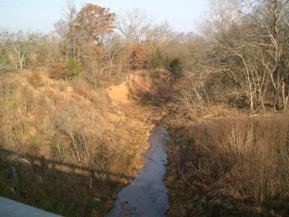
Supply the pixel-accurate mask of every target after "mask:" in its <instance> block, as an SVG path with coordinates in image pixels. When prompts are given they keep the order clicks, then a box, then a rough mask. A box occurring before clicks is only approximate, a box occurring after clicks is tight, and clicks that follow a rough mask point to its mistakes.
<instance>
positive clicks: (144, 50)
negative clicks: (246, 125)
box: [0, 0, 289, 113]
mask: <svg viewBox="0 0 289 217" xmlns="http://www.w3.org/2000/svg"><path fill="white" fill-rule="evenodd" d="M210 5H211V8H210V10H209V13H208V15H209V19H207V20H205V21H203V24H202V25H201V28H200V31H198V34H193V33H186V34H185V33H178V32H175V31H174V30H172V28H171V27H170V26H169V25H168V24H167V23H162V24H152V22H151V20H150V19H149V18H147V16H146V14H145V13H143V12H141V11H138V10H135V11H133V12H130V13H127V14H125V15H124V16H117V15H116V14H115V13H113V12H111V11H110V10H109V9H107V8H102V7H100V6H97V5H93V4H88V5H86V6H85V7H83V8H82V9H81V10H77V9H76V8H75V7H73V6H72V7H69V8H68V12H67V16H66V17H65V18H64V19H62V20H60V21H59V22H57V23H56V24H55V31H54V32H53V33H51V34H48V35H42V34H39V33H23V32H17V33H9V32H5V31H2V32H1V37H0V63H1V64H2V65H3V64H10V65H13V66H15V67H17V68H18V69H20V70H22V69H23V68H34V67H46V68H47V69H48V70H49V72H50V76H51V77H52V78H54V79H68V80H69V79H72V78H73V77H79V76H81V77H83V78H85V79H87V80H88V81H89V82H91V83H92V84H93V85H95V87H100V86H105V85H109V84H111V83H113V82H120V81H122V80H123V79H124V78H125V77H126V75H127V74H128V73H129V72H131V71H132V70H142V69H147V70H151V69H155V68H166V69H168V70H169V71H171V72H172V73H173V75H174V76H179V77H182V78H185V79H183V82H184V83H183V84H182V85H181V87H182V88H181V89H182V90H181V91H180V93H181V96H183V99H185V101H186V103H188V102H189V104H190V105H191V106H196V107H203V106H205V105H206V104H212V103H213V104H214V103H224V104H225V105H229V106H233V107H237V108H245V109H248V110H250V112H251V113H254V112H257V111H259V110H262V109H263V110H266V109H274V110H275V111H277V110H282V109H283V110H286V107H287V104H288V99H289V90H288V53H289V44H288V42H289V34H288V33H289V31H288V30H289V23H288V14H289V13H288V9H289V3H288V1H286V0H251V1H243V0H214V1H211V4H210Z"/></svg>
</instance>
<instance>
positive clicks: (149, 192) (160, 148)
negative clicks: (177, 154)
mask: <svg viewBox="0 0 289 217" xmlns="http://www.w3.org/2000/svg"><path fill="white" fill-rule="evenodd" d="M149 141H150V148H149V150H148V151H147V153H146V154H145V155H144V157H145V160H146V164H145V166H144V168H143V170H142V171H141V172H140V174H139V175H138V176H137V177H136V178H135V180H134V181H133V182H132V183H131V184H130V185H128V186H127V187H125V188H124V189H123V190H122V191H121V192H120V193H119V194H118V196H117V199H116V201H115V203H114V208H113V210H112V211H111V212H110V213H109V214H108V215H106V217H164V216H165V213H166V211H167V210H168V208H169V201H168V195H167V188H166V186H165V184H164V182H163V177H164V175H165V173H166V164H167V144H168V141H169V136H168V132H167V130H166V129H165V128H163V127H161V126H160V127H156V128H154V129H153V130H152V132H151V136H150V139H149Z"/></svg>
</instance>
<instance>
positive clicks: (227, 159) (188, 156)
mask: <svg viewBox="0 0 289 217" xmlns="http://www.w3.org/2000/svg"><path fill="white" fill-rule="evenodd" d="M222 111H223V113H222V114H220V115H217V114H212V115H210V116H208V115H205V117H203V118H195V119H193V118H192V119H191V120H190V119H188V118H187V116H185V117H181V115H174V116H173V117H174V118H173V119H170V118H167V119H166V120H164V122H165V123H167V127H168V129H169V131H170V136H171V143H170V146H169V164H168V170H167V176H166V183H167V186H168V188H169V198H170V210H169V212H168V215H167V216H169V217H170V216H171V217H175V216H178V217H188V216H195V217H203V216H230V217H231V216H242V217H243V216H248V217H249V216H250V217H251V216H268V217H269V216H270V217H273V216H274V217H277V216H278V217H280V216H284V217H285V216H288V215H289V206H288V204H289V203H288V202H289V192H288V188H289V170H288V168H289V152H288V147H289V146H288V143H289V140H288V138H289V119H288V114H286V113H284V114H265V115H259V116H251V117H250V116H249V115H246V114H243V113H237V112H235V111H229V112H225V110H224V109H222ZM176 117H177V118H176Z"/></svg>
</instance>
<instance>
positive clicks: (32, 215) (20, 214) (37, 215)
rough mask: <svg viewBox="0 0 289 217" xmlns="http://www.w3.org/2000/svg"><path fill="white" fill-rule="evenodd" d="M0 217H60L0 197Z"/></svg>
mask: <svg viewBox="0 0 289 217" xmlns="http://www.w3.org/2000/svg"><path fill="white" fill-rule="evenodd" d="M0 217H60V216H59V215H55V214H52V213H49V212H46V211H43V210H41V209H37V208H34V207H31V206H28V205H25V204H22V203H19V202H16V201H13V200H9V199H6V198H3V197H0Z"/></svg>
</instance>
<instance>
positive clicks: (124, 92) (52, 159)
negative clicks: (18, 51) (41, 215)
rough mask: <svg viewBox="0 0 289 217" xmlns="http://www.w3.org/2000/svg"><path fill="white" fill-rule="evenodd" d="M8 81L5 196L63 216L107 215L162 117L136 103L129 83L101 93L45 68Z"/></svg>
mask: <svg viewBox="0 0 289 217" xmlns="http://www.w3.org/2000/svg"><path fill="white" fill-rule="evenodd" d="M8 74H9V76H8ZM2 78H3V79H2V80H1V82H0V88H1V97H0V123H1V124H0V149H1V151H0V195H1V196H5V197H9V198H12V199H15V200H18V201H21V202H24V203H28V204H31V205H33V206H36V207H39V208H42V209H45V210H48V211H52V212H55V213H59V214H61V215H64V216H87V217H89V216H103V215H104V214H105V213H107V212H108V211H109V210H110V209H111V208H112V205H113V199H114V197H115V195H116V193H117V192H118V191H119V190H120V189H121V188H122V187H124V186H125V185H127V184H128V183H129V182H130V181H131V180H132V179H133V177H134V176H135V175H136V173H137V172H138V171H139V170H140V168H142V166H143V157H142V153H143V152H144V151H145V150H146V149H147V147H148V143H147V139H148V135H149V131H150V129H151V128H152V127H153V124H152V123H153V122H154V120H157V119H159V118H160V117H161V115H162V114H160V113H159V112H157V110H154V109H151V108H149V107H143V106H141V105H139V104H138V103H134V102H133V101H132V100H130V99H129V98H128V94H129V91H128V89H127V85H126V83H123V84H121V85H120V86H114V87H111V88H110V89H107V90H104V89H95V88H94V87H92V86H90V84H89V83H87V82H86V81H85V80H84V79H82V78H76V79H73V80H70V81H66V80H53V79H50V78H49V76H48V74H47V73H46V72H45V71H40V70H38V71H37V70H35V71H23V72H21V73H18V72H13V73H10V72H9V73H7V76H6V75H5V78H4V77H2Z"/></svg>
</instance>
